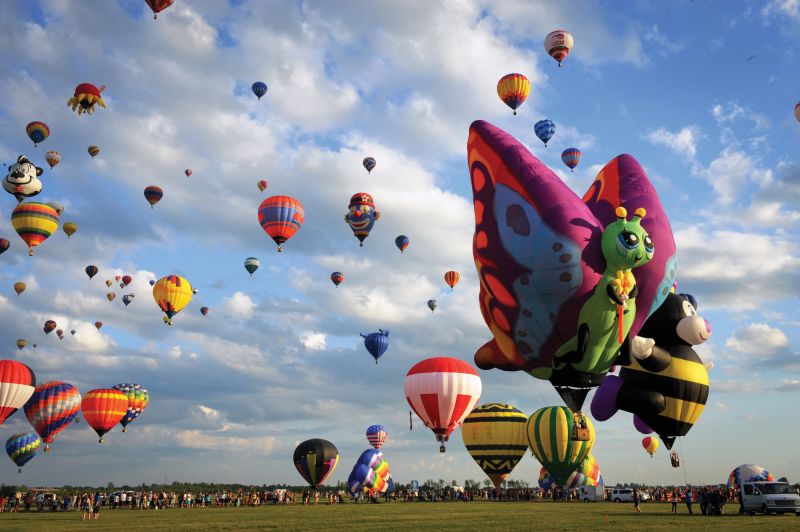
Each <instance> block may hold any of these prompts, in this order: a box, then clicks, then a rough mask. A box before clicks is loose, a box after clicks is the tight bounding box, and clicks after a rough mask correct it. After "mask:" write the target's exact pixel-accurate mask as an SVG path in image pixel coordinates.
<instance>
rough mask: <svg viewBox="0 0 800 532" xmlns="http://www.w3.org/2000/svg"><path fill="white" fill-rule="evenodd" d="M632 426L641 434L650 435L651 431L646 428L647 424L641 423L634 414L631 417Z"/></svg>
mask: <svg viewBox="0 0 800 532" xmlns="http://www.w3.org/2000/svg"><path fill="white" fill-rule="evenodd" d="M633 426H634V427H636V430H638V431H639V432H641V433H642V434H651V433H652V432H653V429H651V428H650V427H648V426H647V423H645V422H644V421H642V420H641V419H640V418H639V416H637V415H636V414H634V415H633Z"/></svg>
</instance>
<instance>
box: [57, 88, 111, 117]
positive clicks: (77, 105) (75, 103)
mask: <svg viewBox="0 0 800 532" xmlns="http://www.w3.org/2000/svg"><path fill="white" fill-rule="evenodd" d="M104 90H106V86H105V85H103V86H102V87H99V88H98V87H97V86H95V85H92V84H91V83H81V84H80V85H78V86H77V87H75V93H74V94H73V95H72V98H70V99H69V100H67V106H68V107H72V110H73V111H76V112H77V113H78V115H82V114H84V113H86V114H87V115H90V114H92V113H93V112H94V106H95V104H97V105H99V106H100V107H102V108H103V109H105V107H106V104H105V102H104V101H103V97H102V96H101V95H100V93H101V92H103V91H104Z"/></svg>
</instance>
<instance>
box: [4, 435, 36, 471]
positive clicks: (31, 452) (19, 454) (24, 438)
mask: <svg viewBox="0 0 800 532" xmlns="http://www.w3.org/2000/svg"><path fill="white" fill-rule="evenodd" d="M41 444H42V439H41V438H40V437H39V436H38V435H36V434H34V433H32V432H28V433H19V434H14V435H13V436H11V437H10V438H9V439H8V440H7V441H6V453H8V457H9V458H11V460H13V461H14V463H15V464H17V465H18V466H19V468H20V469H19V471H20V473H21V472H22V466H24V465H25V464H27V463H28V462H29V461H30V460H31V459H32V458H33V457H34V456H36V451H38V450H39V446H40V445H41Z"/></svg>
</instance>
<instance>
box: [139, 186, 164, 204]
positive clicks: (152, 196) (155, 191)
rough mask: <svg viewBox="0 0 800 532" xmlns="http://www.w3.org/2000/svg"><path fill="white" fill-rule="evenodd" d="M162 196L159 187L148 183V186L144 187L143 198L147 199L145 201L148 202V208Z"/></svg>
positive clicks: (162, 193)
mask: <svg viewBox="0 0 800 532" xmlns="http://www.w3.org/2000/svg"><path fill="white" fill-rule="evenodd" d="M163 197H164V191H163V190H161V188H160V187H157V186H155V185H150V186H149V187H145V189H144V199H146V200H147V203H149V204H150V208H151V209H152V208H153V207H154V206H155V204H156V203H158V202H159V201H161V198H163Z"/></svg>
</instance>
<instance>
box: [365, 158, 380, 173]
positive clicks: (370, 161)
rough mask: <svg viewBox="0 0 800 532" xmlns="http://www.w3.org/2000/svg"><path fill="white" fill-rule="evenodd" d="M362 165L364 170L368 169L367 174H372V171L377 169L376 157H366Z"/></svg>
mask: <svg viewBox="0 0 800 532" xmlns="http://www.w3.org/2000/svg"><path fill="white" fill-rule="evenodd" d="M361 164H363V165H364V168H366V169H367V173H372V170H373V169H374V168H375V165H377V164H378V163H377V161H375V158H374V157H364V160H363V161H361Z"/></svg>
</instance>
